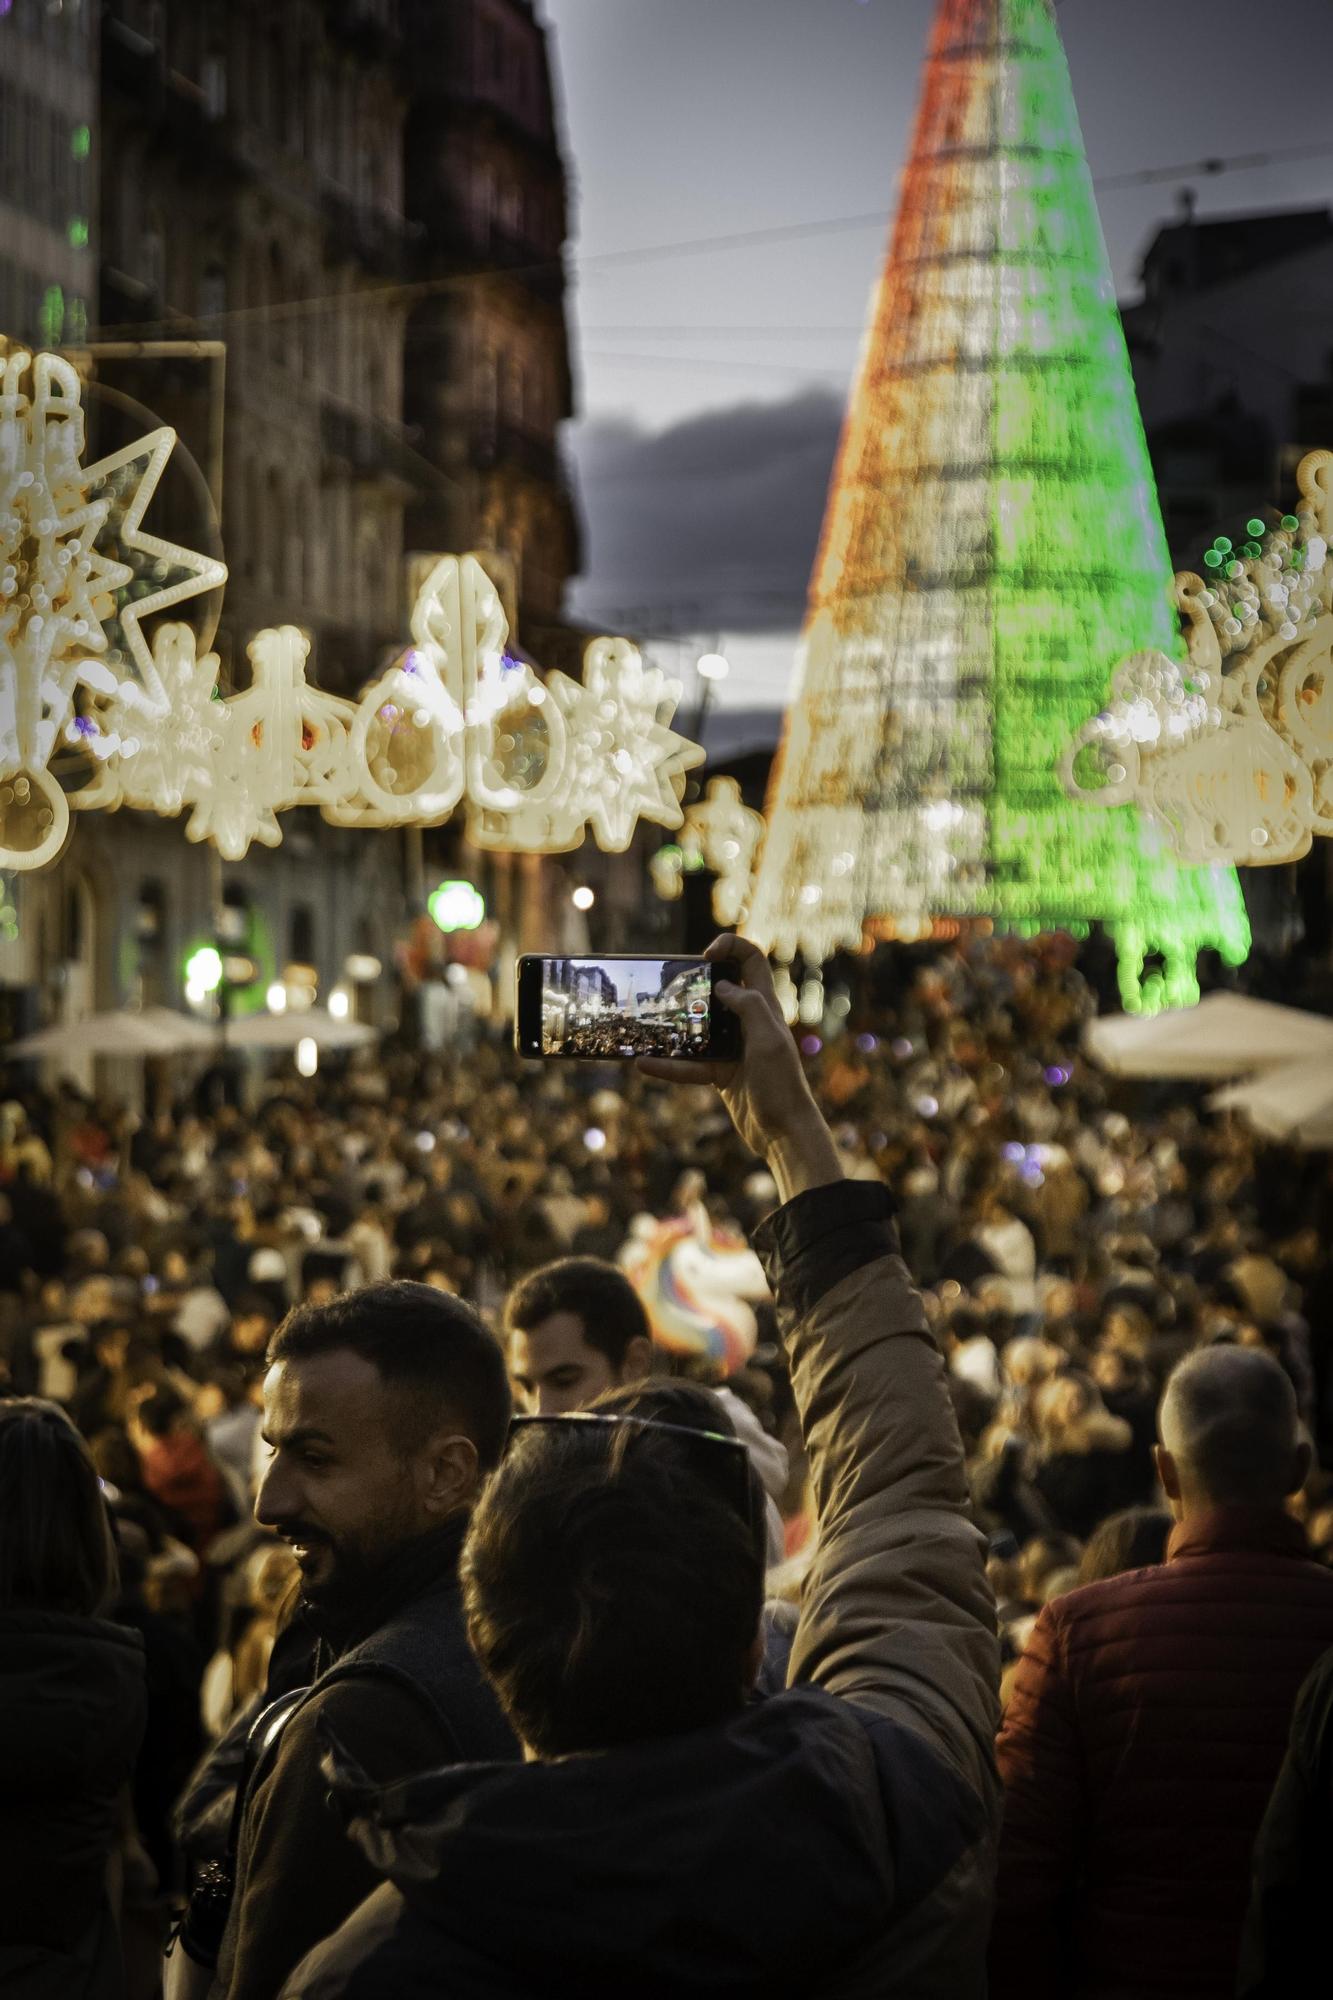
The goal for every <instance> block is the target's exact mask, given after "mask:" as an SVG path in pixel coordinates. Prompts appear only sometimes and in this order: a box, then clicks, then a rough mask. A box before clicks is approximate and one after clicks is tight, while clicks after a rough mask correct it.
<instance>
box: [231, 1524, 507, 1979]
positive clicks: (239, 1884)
mask: <svg viewBox="0 0 1333 2000" xmlns="http://www.w3.org/2000/svg"><path fill="white" fill-rule="evenodd" d="M463 1529H464V1523H463V1521H462V1520H461V1519H460V1520H459V1521H457V1522H452V1523H450V1524H449V1525H448V1526H446V1527H444V1528H441V1529H439V1530H437V1531H436V1532H435V1533H433V1534H430V1535H425V1536H422V1537H420V1538H419V1539H418V1540H417V1541H415V1542H412V1543H409V1544H408V1545H407V1546H406V1547H405V1548H402V1549H400V1550H399V1551H398V1552H397V1555H396V1556H394V1557H391V1558H390V1559H389V1560H388V1561H387V1562H386V1563H385V1564H384V1565H383V1567H382V1569H381V1572H380V1581H379V1585H378V1587H377V1590H376V1592H375V1596H374V1601H373V1602H367V1603H366V1604H365V1605H363V1606H362V1608H361V1612H360V1615H359V1616H358V1618H357V1620H356V1623H355V1624H354V1625H352V1626H349V1627H347V1628H345V1629H344V1630H343V1631H342V1632H340V1633H339V1634H338V1635H337V1636H336V1638H333V1639H331V1641H330V1642H329V1643H327V1644H326V1645H325V1646H324V1647H323V1648H322V1649H321V1653H320V1655H319V1656H318V1657H317V1660H316V1665H317V1667H318V1668H319V1669H320V1671H319V1672H318V1674H317V1678H316V1680H315V1681H314V1683H313V1685H312V1687H311V1690H310V1693H309V1695H308V1696H307V1697H306V1699H305V1700H304V1702H302V1703H301V1704H300V1705H299V1706H298V1707H297V1708H296V1710H295V1712H294V1713H293V1715H292V1717H291V1720H290V1721H289V1722H288V1723H287V1724H286V1726H285V1728H284V1730H283V1732H282V1735H281V1737H280V1739H279V1743H278V1747H277V1751H276V1754H275V1755H274V1757H273V1758H272V1760H271V1762H270V1763H267V1764H261V1765H260V1767H259V1768H258V1770H257V1771H256V1773H255V1777H254V1779H253V1780H252V1782H251V1785H250V1788H249V1791H248V1794H247V1797H246V1801H245V1809H244V1814H243V1817H242V1822H241V1835H240V1844H239V1851H238V1858H237V1870H236V1893H235V1899H234V1901H233V1904H232V1912H231V1918H230V1921H229V1922H228V1925H227V1932H226V1936H225V1937H224V1939H223V1944H222V1951H221V1955H220V1958H219V1962H218V1971H217V1979H216V1981H215V1984H214V1989H213V1991H214V1994H215V1995H216V1996H218V2000H221V1996H223V1995H226V1996H227V2000H275V1996H276V1995H277V1994H278V1992H279V1991H280V1990H281V1987H282V1984H283V1982H284V1980H285V1979H286V1978H287V1976H288V1974H289V1973H290V1972H291V1971H292V1970H293V1968H294V1967H295V1966H296V1964H297V1963H298V1961H299V1960H300V1959H301V1958H302V1956H303V1955H304V1954H305V1953H306V1952H307V1951H309V1949H310V1948H311V1946H312V1945H314V1944H317V1943H318V1942H319V1940H320V1939H321V1938H324V1937H327V1936H328V1935H329V1933H330V1932H331V1931H333V1930H336V1929H337V1927H338V1925H339V1924H341V1923H342V1921H343V1919H344V1918H345V1917H347V1916H348V1915H349V1914H350V1913H351V1911H353V1910H354V1909H355V1908H356V1906H357V1904H358V1903H360V1902H361V1901H362V1899H363V1898H364V1897H366V1896H368V1895H369V1894H370V1892H371V1890H372V1889H374V1887H375V1886H376V1884H377V1883H378V1882H379V1881H380V1879H381V1876H380V1871H379V1870H378V1869H376V1868H374V1867H372V1865H371V1864H370V1862H369V1861H368V1860H367V1859H366V1857H365V1855H364V1854H363V1853H362V1852H361V1851H360V1849H359V1848H357V1847H356V1846H354V1845H353V1843H352V1842H351V1841H349V1840H348V1839H347V1838H346V1836H345V1834H344V1832H343V1825H342V1821H341V1819H340V1818H339V1817H338V1815H337V1814H336V1813H335V1812H334V1810H333V1809H332V1807H331V1804H330V1801H329V1788H328V1784H327V1781H326V1780H325V1778H324V1776H323V1774H322V1772H321V1770H320V1756H321V1754H322V1734H323V1732H325V1731H328V1730H332V1731H333V1732H334V1733H335V1734H336V1735H337V1737H338V1739H339V1741H341V1742H342V1743H345V1744H346V1745H347V1747H348V1750H349V1752H350V1754H351V1755H352V1756H353V1757H354V1758H355V1759H356V1762H357V1764H358V1766H359V1767H360V1768H362V1769H363V1770H365V1771H367V1772H371V1773H373V1774H374V1775H375V1777H376V1778H377V1779H378V1780H379V1781H380V1782H382V1783H388V1782H391V1781H392V1780H394V1779H398V1778H402V1777H404V1776H406V1775H407V1774H409V1773H412V1772H416V1771H429V1770H432V1769H434V1768H435V1767H436V1766H438V1765H441V1764H451V1763H464V1762H469V1761H471V1760H473V1759H485V1760H489V1761H493V1760H496V1759H500V1760H503V1759H507V1758H516V1757H517V1755H518V1746H517V1744H516V1743H515V1741H514V1738H513V1736H512V1734H511V1732H510V1730H509V1727H508V1725H507V1724H506V1723H505V1721H504V1720H503V1718H502V1717H501V1714H500V1711H499V1708H498V1706H497V1705H496V1702H495V1698H494V1696H493V1695H492V1694H491V1692H490V1690H489V1688H488V1687H487V1686H486V1685H485V1683H484V1681H483V1680H482V1677H481V1673H480V1670H479V1669H478V1667H477V1665H476V1662H475V1661H474V1660H473V1657H472V1654H471V1652H470V1651H469V1650H468V1644H467V1638H466V1635H465V1633H464V1630H463V1613H462V1604H461V1601H460V1595H459V1587H458V1555H459V1550H460V1549H461V1547H462V1542H463Z"/></svg>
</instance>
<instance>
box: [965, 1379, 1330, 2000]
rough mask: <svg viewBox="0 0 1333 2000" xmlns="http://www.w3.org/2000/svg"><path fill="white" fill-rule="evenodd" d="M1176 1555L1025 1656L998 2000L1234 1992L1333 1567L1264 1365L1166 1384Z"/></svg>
mask: <svg viewBox="0 0 1333 2000" xmlns="http://www.w3.org/2000/svg"><path fill="white" fill-rule="evenodd" d="M1158 1437H1159V1439H1160V1442H1159V1444H1158V1445H1157V1447H1156V1461H1157V1473H1158V1478H1159V1479H1160V1481H1161V1485H1162V1490H1163V1492H1164V1494H1165V1495H1166V1498H1167V1501H1168V1503H1169V1505H1170V1508H1171V1511H1172V1513H1173V1514H1174V1516H1175V1520H1176V1526H1175V1528H1174V1529H1173V1531H1172V1534H1171V1538H1170V1541H1169V1543H1168V1545H1167V1556H1166V1561H1165V1562H1164V1563H1162V1564H1160V1565H1157V1566H1155V1567H1153V1568H1151V1569H1141V1570H1135V1571H1132V1572H1130V1573H1129V1574H1128V1575H1124V1576H1117V1577H1111V1578H1109V1579H1108V1580H1107V1581H1105V1582H1103V1583H1094V1584H1090V1585H1088V1586H1087V1588H1085V1589H1083V1590H1075V1591H1071V1592H1070V1593H1069V1594H1068V1595H1067V1596H1065V1597H1061V1598H1057V1599H1056V1600H1055V1602H1054V1603H1052V1604H1048V1605H1047V1606H1046V1607H1045V1609H1044V1610H1043V1611H1042V1613H1041V1615H1040V1617H1039V1618H1038V1620H1037V1623H1036V1626H1035V1628H1034V1630H1033V1633H1032V1637H1031V1639H1030V1640H1029V1642H1028V1648H1027V1652H1026V1653H1025V1654H1024V1657H1023V1659H1022V1661H1021V1662H1020V1664H1019V1667H1018V1671H1017V1675H1016V1679H1015V1683H1014V1689H1013V1694H1012V1696H1011V1699H1010V1702H1009V1707H1008V1710H1007V1712H1006V1715H1005V1719H1004V1725H1003V1728H1002V1729H1001V1732H1000V1740H999V1759H1000V1769H1001V1772H1002V1774H1003V1777H1004V1784H1005V1817H1004V1834H1003V1839H1002V1842H1001V1849H1000V1868H999V1885H998V1903H997V1911H996V1919H995V1927H994V1931H993V1935H992V1941H991V1965H990V1976H991V1987H990V1992H991V2000H1010V1996H1015V1995H1019V1994H1021V1995H1022V1996H1023V2000H1156V1996H1158V1995H1160V1996H1161V2000H1168V1996H1170V2000H1230V1996H1232V1995H1233V1993H1234V1991H1235V1981H1236V1961H1237V1955H1238V1950H1239V1942H1240V1930H1241V1922H1242V1918H1243V1916H1244V1912H1245V1905H1246V1899H1247V1896H1248V1893H1249V1867H1250V1850H1251V1847H1252V1845H1253V1842H1254V1837H1255V1833H1256V1832H1257V1830H1258V1826H1259V1822H1260V1820H1261V1818H1262V1817H1263V1812H1264V1807H1265V1805H1266V1804H1267V1801H1268V1795H1269V1793H1270V1791H1271V1790H1272V1786H1273V1782H1274V1779H1275V1778H1276V1776H1277V1772H1278V1768H1279V1766H1280V1764H1281V1762H1282V1753H1283V1750H1284V1747H1285V1743H1286V1736H1287V1730H1288V1725H1289V1723H1290V1720H1291V1713H1292V1709H1293V1706H1294V1703H1295V1699H1296V1694H1297V1691H1298V1690H1299V1688H1300V1685H1301V1681H1302V1680H1303V1678H1304V1677H1305V1675H1306V1673H1307V1672H1308V1670H1309V1669H1310V1667H1311V1666H1312V1665H1313V1664H1314V1662H1315V1660H1316V1659H1317V1658H1318V1657H1319V1655H1320V1653H1322V1652H1323V1651H1324V1649H1325V1648H1326V1647H1327V1646H1329V1645H1331V1644H1333V1572H1331V1571H1329V1570H1327V1569H1325V1568H1324V1567H1323V1566H1322V1565H1321V1564H1320V1563H1318V1562H1316V1561H1315V1560H1314V1559H1313V1558H1312V1556H1311V1554H1310V1552H1309V1549H1308V1547H1307V1544H1306V1540H1305V1533H1304V1530H1303V1529H1302V1527H1301V1526H1300V1524H1299V1522H1297V1521H1296V1520H1295V1519H1294V1518H1293V1517H1292V1516H1291V1515H1290V1514H1289V1513H1288V1512H1287V1510H1286V1506H1285V1502H1286V1500H1287V1498H1288V1497H1289V1496H1290V1495H1291V1494H1293V1493H1295V1492H1296V1491H1298V1489H1299V1488H1300V1487H1301V1486H1302V1485H1303V1484H1304V1481H1305V1478H1306V1475H1307V1473H1308V1471H1309V1467H1310V1449H1309V1446H1308V1444H1307V1443H1306V1442H1305V1441H1304V1439H1303V1438H1302V1436H1301V1431H1300V1423H1299V1419H1298V1416H1297V1410H1296V1398H1295V1395H1294V1393H1293V1391H1292V1387H1291V1384H1290V1382H1289V1381H1288V1379H1287V1377H1286V1375H1285V1374H1284V1373H1283V1371H1282V1369H1281V1368H1280V1367H1279V1366H1278V1364H1277V1362H1276V1361H1274V1360H1273V1359H1272V1357H1271V1356H1270V1355H1267V1354H1264V1353H1262V1352H1259V1351H1256V1350H1254V1349H1250V1348H1242V1347H1230V1346H1227V1347H1210V1348H1204V1349H1201V1350H1199V1351H1197V1352H1196V1353H1194V1354H1191V1355H1188V1356H1187V1357H1186V1358H1185V1360H1184V1361H1182V1362H1181V1363H1180V1365H1179V1367H1178V1368H1176V1370H1175V1371H1174V1373H1173V1374H1172V1375H1171V1377H1170V1379H1169V1381H1168V1382H1167V1385H1166V1390H1165V1393H1164V1394H1163V1397H1162V1401H1161V1407H1160V1409H1159V1412H1158Z"/></svg>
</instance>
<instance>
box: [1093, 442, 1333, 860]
mask: <svg viewBox="0 0 1333 2000" xmlns="http://www.w3.org/2000/svg"><path fill="white" fill-rule="evenodd" d="M1297 481H1298V484H1299V487H1300V491H1301V503H1300V506H1299V510H1298V512H1297V513H1295V514H1285V515H1283V517H1282V519H1281V521H1280V522H1279V523H1278V524H1277V525H1276V526H1273V527H1269V526H1268V525H1267V524H1266V523H1265V522H1263V521H1262V520H1260V519H1258V518H1257V517H1256V518H1254V519H1252V520H1250V521H1248V522H1247V523H1246V527H1245V538H1244V539H1243V540H1240V541H1233V540H1231V539H1230V538H1229V537H1228V536H1225V535H1219V536H1218V537H1217V539H1216V540H1215V541H1214V543H1213V545H1212V547H1211V548H1210V549H1208V550H1207V551H1206V553H1205V556H1204V564H1205V567H1206V569H1207V571H1208V575H1207V577H1206V578H1203V577H1199V576H1195V575H1193V574H1192V573H1191V572H1189V571H1182V572H1181V574H1180V575H1178V576H1177V578H1176V603H1177V605H1178V607H1179V609H1180V612H1181V616H1182V620H1183V622H1184V626H1185V632H1186V640H1187V646H1188V653H1189V659H1188V663H1187V664H1186V665H1183V666H1182V665H1178V664H1177V663H1176V662H1174V661H1172V660H1169V659H1167V658H1166V657H1165V656H1164V655H1163V654H1160V653H1136V654H1132V655H1131V656H1130V658H1129V659H1127V660H1125V661H1123V662H1122V663H1121V665H1120V666H1119V667H1118V668H1117V669H1116V673H1115V677H1114V681H1113V685H1112V698H1111V701H1110V702H1109V703H1108V705H1107V707H1106V708H1105V709H1104V710H1103V711H1102V713H1101V714H1100V715H1098V716H1095V717H1093V718H1092V720H1091V721H1089V722H1087V723H1085V724H1084V726H1083V728H1082V729H1081V730H1080V731H1079V732H1078V735H1077V736H1076V737H1075V738H1074V740H1073V742H1072V744H1071V745H1070V746H1069V749H1068V751H1067V752H1066V755H1065V758H1064V760H1063V765H1062V776H1063V779H1064V782H1065V785H1066V788H1067V789H1068V790H1069V791H1070V792H1072V793H1073V795H1074V796H1075V797H1077V798H1080V799H1082V800H1084V801H1085V802H1086V803H1088V804H1090V805H1101V806H1116V805H1126V804H1134V805H1137V806H1138V807H1139V808H1140V809H1141V810H1142V811H1143V812H1144V813H1146V814H1147V815H1148V816H1149V818H1150V819H1152V820H1153V821H1155V822H1156V824H1157V825H1158V826H1159V827H1161V828H1162V829H1163V831H1164V832H1165V833H1166V835H1167V837H1168V839H1169V840H1170V843H1171V846H1172V847H1173V848H1174V850H1175V852H1176V854H1177V855H1178V856H1179V857H1180V858H1181V859H1182V860H1184V861H1192V862H1200V863H1215V862H1235V863H1239V864H1248V865H1250V866H1252V867H1253V866H1272V865H1275V864H1277V863H1279V862H1285V861H1295V860H1299V859H1300V857H1301V856H1302V855H1303V854H1306V853H1308V852H1309V849H1310V845H1311V840H1312V837H1313V835H1314V834H1316V833H1320V834H1333V562H1331V561H1330V560H1329V549H1328V541H1329V534H1330V528H1331V526H1333V452H1328V451H1317V452H1312V453H1311V454H1310V455H1309V456H1308V457H1307V458H1306V459H1305V460H1304V461H1303V462H1302V464H1301V466H1300V469H1299V471H1298V473H1297Z"/></svg>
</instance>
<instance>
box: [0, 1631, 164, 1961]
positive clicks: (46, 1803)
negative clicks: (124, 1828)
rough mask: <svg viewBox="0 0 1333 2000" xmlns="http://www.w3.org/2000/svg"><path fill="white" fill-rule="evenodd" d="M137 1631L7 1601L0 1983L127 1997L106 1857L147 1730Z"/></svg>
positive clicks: (0, 1638)
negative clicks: (19, 1607)
mask: <svg viewBox="0 0 1333 2000" xmlns="http://www.w3.org/2000/svg"><path fill="white" fill-rule="evenodd" d="M145 1713H146V1696H145V1693H144V1656H143V1641H142V1640H141V1639H140V1637H139V1635H138V1633H137V1632H129V1631H126V1629H125V1628H124V1626H121V1625H112V1624H110V1623H109V1622H108V1621H106V1620H105V1619H101V1618H75V1617H69V1616H66V1615H64V1614H62V1613H59V1612H47V1611H9V1612H4V1613H0V1993H3V1994H5V1995H6V1996H10V1995H12V1996H14V2000H120V1996H121V1994H122V1992H123V1976H122V1966H121V1956H120V1943H119V1939H118V1937H117V1934H116V1927H115V1923H114V1921H113V1919H112V1915H111V1910H110V1907H109V1905H108V1902H107V1888H106V1875H107V1862H108V1859H109V1857H110V1855H111V1852H112V1849H113V1848H114V1846H115V1844H116V1839H117V1835H118V1831H119V1827H120V1824H121V1812H122V1794H124V1793H125V1792H126V1788H127V1787H128V1785H129V1782H130V1778H131V1776H132V1774H133V1771H134V1763H135V1758H136V1756H137V1754H138V1750H139V1744H140V1741H141V1739H142V1737H143V1732H144V1718H145Z"/></svg>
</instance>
